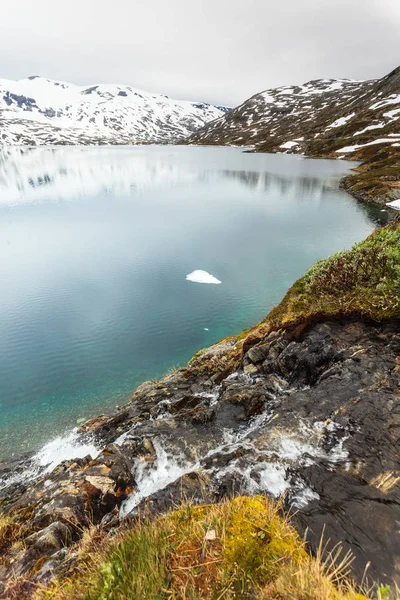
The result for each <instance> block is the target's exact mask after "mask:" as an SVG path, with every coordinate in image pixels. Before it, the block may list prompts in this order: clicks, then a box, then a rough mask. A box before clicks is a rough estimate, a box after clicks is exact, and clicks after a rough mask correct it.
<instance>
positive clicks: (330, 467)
mask: <svg viewBox="0 0 400 600" xmlns="http://www.w3.org/2000/svg"><path fill="white" fill-rule="evenodd" d="M282 306H285V304H284V302H283V303H282ZM285 310H287V308H286V309H285ZM271 315H273V316H275V317H276V310H275V313H274V311H272V313H271ZM399 316H400V315H399ZM399 389H400V319H399V318H397V316H395V317H393V314H391V315H390V316H389V317H388V318H385V319H374V318H370V317H368V315H367V314H363V313H362V312H360V311H358V312H357V311H355V312H353V313H352V312H351V311H349V314H345V313H343V311H339V312H338V313H337V314H336V315H333V314H315V315H313V316H312V317H310V316H307V317H306V316H304V319H300V320H299V319H292V320H290V319H286V321H285V320H281V322H280V323H279V322H278V321H277V320H276V318H275V319H274V318H272V317H271V318H270V319H268V318H267V319H266V320H265V321H264V322H262V323H261V324H259V325H258V326H256V327H254V328H252V329H251V330H248V331H247V332H243V334H241V335H239V336H237V337H232V338H227V339H224V340H222V341H221V342H219V343H217V344H215V345H213V346H211V347H210V348H208V349H206V350H203V351H200V352H199V353H197V355H195V357H194V358H193V359H192V361H191V362H190V363H189V364H188V365H187V367H185V368H182V369H178V370H177V371H176V372H174V373H173V374H171V375H168V376H166V377H165V378H164V379H163V380H162V381H160V382H154V381H152V382H146V383H144V384H142V385H141V386H140V387H139V388H138V389H137V390H136V391H135V393H134V394H133V396H132V398H131V400H130V401H129V403H128V404H127V405H125V406H124V407H122V408H121V409H119V410H118V412H116V413H115V414H113V415H111V416H105V415H103V416H100V417H97V418H94V419H91V420H89V421H88V422H86V423H85V424H83V425H82V426H81V427H80V429H79V430H78V432H77V434H76V435H77V436H78V439H79V440H80V442H81V443H82V444H83V445H86V446H91V447H94V448H95V449H97V451H96V452H92V455H91V456H90V455H88V456H85V457H83V458H79V459H73V460H68V461H64V462H63V463H61V464H60V465H58V466H57V467H56V468H55V469H54V470H53V471H52V472H46V469H45V468H44V467H43V468H42V469H40V468H39V469H38V467H37V465H36V466H35V465H34V462H33V461H34V457H33V456H32V455H30V456H26V457H23V458H22V459H20V460H15V461H12V462H11V463H10V462H8V463H4V464H3V465H0V477H3V478H4V479H7V477H11V479H9V483H10V484H9V485H8V486H6V487H4V488H3V489H2V490H1V491H0V507H1V515H2V518H3V519H5V523H6V524H5V526H4V527H3V530H2V534H1V535H0V557H1V561H0V598H24V597H27V598H30V597H32V595H33V593H34V592H35V590H37V589H38V588H37V586H38V585H47V584H48V583H49V582H50V581H51V580H52V578H53V577H55V576H56V577H60V576H65V575H66V574H69V573H71V572H73V571H74V569H76V568H77V567H78V566H79V552H77V546H78V544H79V541H80V540H81V539H82V536H83V535H84V532H85V531H86V530H87V529H88V528H89V527H91V526H93V525H95V526H97V527H98V528H99V530H101V531H103V532H106V535H109V536H112V535H113V534H115V532H117V531H118V529H119V526H120V525H121V524H122V523H124V522H127V520H130V519H135V518H136V517H137V515H138V514H139V513H140V514H143V513H145V514H153V513H159V512H164V511H167V510H169V509H170V508H171V506H174V505H176V504H177V503H179V502H180V501H181V500H182V498H184V499H189V500H191V501H193V502H195V503H197V502H205V503H209V502H217V501H220V500H221V499H223V498H227V497H231V496H232V495H237V494H256V493H261V494H267V495H269V496H271V497H275V498H277V497H279V496H283V497H284V502H285V506H286V508H287V509H288V511H290V512H291V513H292V514H293V521H294V524H295V525H296V527H297V529H298V531H299V532H300V533H301V534H306V536H307V540H308V542H309V544H310V548H311V550H313V551H315V549H316V548H317V547H318V544H319V542H320V538H321V535H322V534H323V535H324V539H326V540H329V544H328V547H333V546H334V545H335V544H337V543H341V544H342V545H343V548H344V551H347V550H351V551H352V553H353V555H354V561H353V564H352V575H353V577H354V578H355V579H356V580H357V581H361V580H362V579H363V578H364V575H365V569H366V566H367V564H369V568H368V570H367V576H368V578H369V579H370V580H371V581H372V580H373V581H379V582H382V583H383V584H387V583H389V584H392V583H393V582H395V583H397V584H399V582H400V570H399V558H400V541H399V536H398V533H397V529H398V523H399V522H400V486H399V482H400V456H399V451H398V448H399V439H400V397H399ZM35 468H36V469H37V470H36V471H35ZM27 471H28V473H29V471H30V472H31V477H30V478H29V477H28V478H24V476H23V473H26V472H27Z"/></svg>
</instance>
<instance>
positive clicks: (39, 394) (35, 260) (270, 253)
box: [0, 146, 386, 457]
mask: <svg viewBox="0 0 400 600" xmlns="http://www.w3.org/2000/svg"><path fill="white" fill-rule="evenodd" d="M352 166H354V164H352V163H344V162H342V161H329V160H309V159H305V158H304V157H300V156H294V155H283V154H282V155H268V154H251V153H245V152H243V151H242V150H240V149H238V148H219V147H209V148H207V147H199V148H197V147H177V146H161V147H158V146H136V147H86V148H83V147H58V148H2V149H0V250H1V253H0V256H1V261H0V276H1V279H0V281H1V295H0V408H1V413H0V414H1V418H0V456H2V457H5V456H8V455H12V454H15V455H18V454H21V453H22V452H25V451H31V450H35V449H37V448H38V447H40V446H41V445H42V444H43V443H45V442H47V441H49V440H50V439H51V438H53V437H55V436H57V435H60V434H62V433H63V432H65V431H67V430H69V429H71V428H72V427H76V426H77V424H79V423H81V422H82V421H83V420H85V419H87V418H89V417H91V416H94V415H96V414H98V413H101V412H102V411H107V410H110V409H113V408H114V407H115V406H116V405H120V404H122V403H123V402H126V401H127V400H128V399H129V396H130V394H131V392H132V391H133V390H134V388H135V387H136V386H137V385H138V384H139V383H141V382H142V381H144V380H146V379H154V378H158V377H160V376H162V375H163V374H164V373H165V372H166V371H168V370H169V369H172V368H174V367H177V366H179V365H183V364H184V363H185V362H187V360H188V359H190V357H191V356H192V355H193V354H194V353H195V352H196V351H197V350H198V349H199V348H202V347H204V346H208V345H210V344H212V343H213V342H216V341H217V340H219V339H220V338H221V337H224V336H226V335H230V334H235V333H239V332H240V331H242V330H243V329H244V328H247V327H249V326H250V325H253V324H255V323H257V322H258V321H259V320H261V319H262V318H264V317H265V315H266V314H267V312H268V311H269V310H270V309H271V308H272V306H274V305H275V304H277V303H278V302H279V301H280V299H281V298H282V296H283V295H284V293H285V292H286V290H287V288H288V287H289V286H290V285H291V284H292V283H293V281H295V280H296V279H297V278H298V277H300V276H301V275H302V274H303V273H304V271H305V270H306V269H307V267H309V266H310V265H311V264H312V263H313V262H315V261H316V260H317V259H319V258H323V257H326V256H328V255H329V254H331V253H333V252H335V251H337V250H341V249H344V248H349V247H351V246H352V244H353V243H354V242H356V241H359V240H361V239H363V238H365V237H366V236H367V235H368V234H369V233H370V232H371V231H372V230H373V229H374V227H375V226H376V224H377V223H380V222H384V221H385V218H386V216H385V215H386V213H385V212H382V211H380V210H379V209H373V208H369V207H366V206H364V205H362V204H358V203H356V202H355V201H354V200H353V199H352V198H351V197H350V196H348V195H347V194H346V193H345V192H343V191H341V190H340V189H339V182H340V179H341V177H342V176H343V175H344V174H345V173H346V172H348V170H349V169H350V168H351V167H352ZM196 270H203V271H206V272H207V273H208V274H210V275H212V276H213V277H214V278H215V279H217V280H218V281H220V282H221V283H220V284H218V285H215V284H205V283H197V282H196V281H190V280H187V279H186V277H187V275H189V274H191V273H193V272H194V271H196ZM194 279H196V276H195V277H194Z"/></svg>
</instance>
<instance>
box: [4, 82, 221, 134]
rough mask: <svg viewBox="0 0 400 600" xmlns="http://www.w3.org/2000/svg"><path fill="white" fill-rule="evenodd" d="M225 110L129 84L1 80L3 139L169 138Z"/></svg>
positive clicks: (191, 129)
mask: <svg viewBox="0 0 400 600" xmlns="http://www.w3.org/2000/svg"><path fill="white" fill-rule="evenodd" d="M225 110H226V109H225V108H224V107H218V108H217V107H216V106H212V105H210V104H204V103H200V102H199V103H194V102H187V101H178V100H172V99H171V98H168V97H167V96H163V95H160V94H152V93H149V92H143V91H141V90H137V89H134V88H132V87H129V86H121V85H105V84H102V85H93V86H90V87H81V86H76V85H72V84H69V83H63V82H59V81H52V80H49V79H44V78H41V77H29V78H27V79H22V80H20V81H9V80H4V79H0V144H2V145H7V144H11V145H15V144H34V145H38V144H128V143H151V142H157V143H166V142H171V141H172V140H174V139H176V138H178V137H182V136H187V135H189V134H190V133H192V132H193V131H195V130H196V129H198V128H199V127H202V126H203V125H204V124H205V123H206V122H207V121H210V120H213V119H216V118H218V117H220V116H221V115H223V114H224V111H225Z"/></svg>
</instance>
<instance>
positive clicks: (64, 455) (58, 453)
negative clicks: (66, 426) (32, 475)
mask: <svg viewBox="0 0 400 600" xmlns="http://www.w3.org/2000/svg"><path fill="white" fill-rule="evenodd" d="M89 454H90V456H91V457H92V458H96V457H97V456H98V455H99V454H100V450H98V449H97V448H96V446H94V444H92V443H90V442H89V443H88V442H86V443H82V439H81V438H80V436H79V434H78V432H77V430H76V429H73V430H72V431H71V432H70V433H68V434H67V435H65V436H59V437H56V438H55V439H54V440H52V441H51V442H49V443H48V444H46V445H45V446H43V448H42V449H41V450H39V452H38V453H37V454H36V455H35V456H34V458H33V460H34V462H36V464H37V465H38V466H39V467H45V471H44V472H45V473H51V471H53V469H55V468H56V466H57V465H59V464H60V463H62V462H63V461H64V460H72V459H74V458H84V457H85V456H88V455H89Z"/></svg>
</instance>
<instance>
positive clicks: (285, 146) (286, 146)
mask: <svg viewBox="0 0 400 600" xmlns="http://www.w3.org/2000/svg"><path fill="white" fill-rule="evenodd" d="M298 145H299V142H285V143H284V144H281V145H280V146H279V148H288V149H290V148H293V147H294V146H298Z"/></svg>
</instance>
